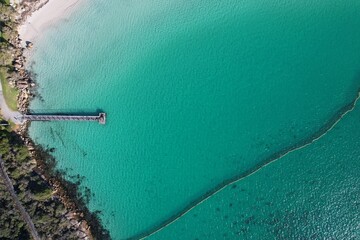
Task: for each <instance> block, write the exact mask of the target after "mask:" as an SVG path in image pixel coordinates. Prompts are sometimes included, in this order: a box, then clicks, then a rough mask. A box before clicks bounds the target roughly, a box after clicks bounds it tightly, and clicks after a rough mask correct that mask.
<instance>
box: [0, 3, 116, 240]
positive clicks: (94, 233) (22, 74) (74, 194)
mask: <svg viewBox="0 0 360 240" xmlns="http://www.w3.org/2000/svg"><path fill="white" fill-rule="evenodd" d="M84 1H85V0H64V1H55V0H37V1H35V2H34V1H31V0H23V1H21V3H20V4H19V3H15V1H12V2H11V4H10V5H11V6H12V8H13V10H14V12H15V20H14V24H15V26H16V27H17V28H16V29H14V30H13V34H14V35H16V37H14V38H13V39H11V43H12V45H13V46H14V47H13V49H12V50H11V51H10V53H11V54H12V57H13V60H12V64H11V66H10V68H11V69H12V70H11V71H10V72H9V73H8V76H6V77H5V78H6V80H7V81H8V84H9V85H10V86H11V87H13V88H17V89H18V92H19V93H18V96H17V105H18V112H17V113H18V114H24V113H27V112H28V111H29V104H30V101H31V99H32V98H33V97H35V94H36V84H35V82H34V81H33V78H32V73H31V72H30V71H29V70H28V69H27V68H26V65H27V62H28V61H27V58H28V56H29V55H30V54H31V51H32V48H33V47H32V46H33V43H32V42H33V41H36V39H38V38H39V37H41V36H42V34H38V32H39V31H41V32H42V31H44V30H46V29H47V28H49V27H53V26H55V24H58V23H59V22H60V21H61V20H64V19H66V18H67V17H68V16H69V15H70V14H71V13H72V11H74V8H75V7H78V6H79V4H80V3H83V2H84ZM40 9H41V10H43V11H39V10H40ZM45 10H46V11H45ZM34 29H35V30H34ZM3 104H5V105H6V103H5V100H4V102H3ZM5 110H6V109H5ZM28 127H29V123H24V124H21V125H17V126H16V128H15V129H14V130H13V131H14V132H15V133H16V134H18V135H19V137H20V138H21V140H22V143H23V144H24V146H25V147H26V148H27V149H28V152H29V156H30V158H31V161H32V162H34V163H35V167H34V171H35V172H36V173H37V174H39V176H41V178H42V179H43V180H44V181H45V182H47V183H48V184H49V186H50V187H51V189H52V190H53V194H52V195H53V197H55V198H58V199H59V200H60V202H61V203H62V204H63V205H64V207H65V208H66V209H67V211H68V213H67V214H66V216H64V218H66V219H67V221H68V224H69V226H72V227H75V228H76V229H78V232H79V233H80V235H79V238H81V239H109V238H110V237H109V233H108V231H107V230H105V229H104V228H103V226H102V224H101V221H100V219H99V216H98V212H95V213H92V212H90V210H89V209H88V208H87V206H86V200H87V199H86V196H83V194H81V193H80V190H79V182H75V183H73V182H69V181H67V180H65V175H64V173H62V172H60V171H59V170H57V169H56V168H55V166H56V161H55V159H54V157H52V155H51V154H50V152H51V150H45V149H43V148H42V146H38V145H36V143H35V142H34V141H33V140H32V139H31V138H30V137H29V135H28Z"/></svg>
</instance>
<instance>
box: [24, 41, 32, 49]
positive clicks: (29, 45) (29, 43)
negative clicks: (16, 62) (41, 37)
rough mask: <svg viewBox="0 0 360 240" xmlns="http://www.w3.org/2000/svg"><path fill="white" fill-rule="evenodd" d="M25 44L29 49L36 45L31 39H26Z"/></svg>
mask: <svg viewBox="0 0 360 240" xmlns="http://www.w3.org/2000/svg"><path fill="white" fill-rule="evenodd" d="M25 44H26V48H27V49H31V48H32V47H33V46H34V44H33V43H32V42H30V41H26V42H25Z"/></svg>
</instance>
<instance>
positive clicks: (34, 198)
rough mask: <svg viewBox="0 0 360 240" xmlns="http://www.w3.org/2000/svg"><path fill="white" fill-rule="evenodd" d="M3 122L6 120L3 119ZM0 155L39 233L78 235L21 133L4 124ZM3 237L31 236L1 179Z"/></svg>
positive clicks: (0, 227) (0, 236)
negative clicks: (40, 172)
mask: <svg viewBox="0 0 360 240" xmlns="http://www.w3.org/2000/svg"><path fill="white" fill-rule="evenodd" d="M2 122H3V121H2ZM0 157H1V159H2V161H3V165H4V171H6V172H7V173H8V176H9V178H10V180H11V181H12V184H13V188H14V190H15V193H16V195H17V196H18V198H19V200H20V202H21V203H22V205H23V206H25V207H26V210H27V211H28V214H29V215H30V216H31V219H32V220H33V222H34V224H35V227H36V229H37V230H38V232H39V234H40V235H41V236H42V237H44V238H46V239H49V238H55V239H56V238H60V237H63V236H67V237H66V239H75V238H77V237H78V235H79V233H78V232H77V228H76V226H72V225H71V224H70V223H69V220H68V218H67V216H66V214H69V212H68V211H67V210H66V209H65V207H64V206H63V204H62V203H61V201H60V200H59V199H58V198H56V197H55V196H54V195H53V190H52V189H51V187H50V185H49V184H48V183H47V182H46V181H45V180H44V179H43V178H42V177H41V175H39V174H38V173H37V172H36V162H34V161H33V160H31V157H30V155H29V151H28V149H27V147H26V146H25V145H24V143H23V141H22V139H21V138H20V137H19V135H18V134H16V133H15V132H13V131H12V129H11V128H10V126H0ZM0 239H30V235H29V233H28V232H27V229H26V224H25V223H24V221H23V219H22V218H21V215H20V213H19V212H18V210H17V209H16V208H15V207H14V204H13V202H12V198H11V196H10V194H9V192H8V189H6V187H5V184H4V179H1V178H0Z"/></svg>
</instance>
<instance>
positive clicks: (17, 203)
mask: <svg viewBox="0 0 360 240" xmlns="http://www.w3.org/2000/svg"><path fill="white" fill-rule="evenodd" d="M0 177H1V178H3V180H4V183H5V186H6V188H7V190H8V191H9V193H10V195H11V197H12V199H13V202H14V204H15V206H16V208H17V209H18V210H19V212H20V214H21V217H22V219H23V220H24V222H25V223H26V225H27V227H28V230H29V232H30V234H31V236H32V238H33V239H34V240H40V237H39V234H38V232H37V231H36V228H35V225H34V223H33V222H32V220H31V218H30V216H29V214H28V213H27V212H26V210H25V208H24V206H23V205H22V204H21V202H20V201H19V199H18V197H17V195H16V193H15V191H14V187H13V185H12V183H11V180H10V178H9V176H8V175H7V173H6V171H5V168H4V163H3V160H2V158H1V157H0Z"/></svg>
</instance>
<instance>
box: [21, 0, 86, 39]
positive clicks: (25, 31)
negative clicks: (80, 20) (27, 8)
mask: <svg viewBox="0 0 360 240" xmlns="http://www.w3.org/2000/svg"><path fill="white" fill-rule="evenodd" d="M39 2H40V4H38V5H39V6H37V7H36V8H35V11H32V12H31V13H30V14H29V15H28V17H27V18H26V19H24V21H23V22H22V24H21V25H20V26H19V29H18V32H19V37H20V39H21V41H22V45H23V46H26V45H27V44H26V42H31V43H34V42H36V41H37V39H38V38H39V37H41V36H42V35H43V32H44V31H46V30H48V29H49V28H52V27H56V26H57V25H58V24H60V22H61V21H63V20H66V19H67V18H68V17H69V16H70V15H71V14H72V13H73V11H74V10H76V8H78V7H80V5H81V4H83V3H85V0H62V1H55V0H40V1H39Z"/></svg>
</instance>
